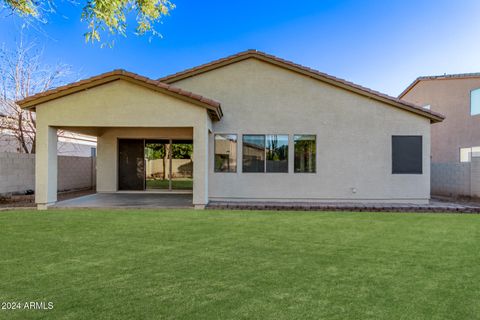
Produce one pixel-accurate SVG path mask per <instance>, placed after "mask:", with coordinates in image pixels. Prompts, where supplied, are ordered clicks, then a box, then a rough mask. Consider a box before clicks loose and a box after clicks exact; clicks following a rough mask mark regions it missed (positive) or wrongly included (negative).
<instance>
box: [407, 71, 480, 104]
mask: <svg viewBox="0 0 480 320" xmlns="http://www.w3.org/2000/svg"><path fill="white" fill-rule="evenodd" d="M468 78H480V72H472V73H456V74H443V75H439V76H421V77H418V78H417V79H415V80H414V81H413V82H412V83H410V85H409V86H408V87H407V88H405V90H403V92H402V93H400V94H399V95H398V98H400V99H401V98H402V97H404V96H405V95H406V94H407V93H408V92H409V91H410V90H412V88H413V87H415V86H416V85H417V84H418V83H419V82H420V81H427V80H454V79H468Z"/></svg>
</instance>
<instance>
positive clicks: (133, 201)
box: [52, 192, 193, 208]
mask: <svg viewBox="0 0 480 320" xmlns="http://www.w3.org/2000/svg"><path fill="white" fill-rule="evenodd" d="M192 206H193V205H192V194H191V193H140V192H139V193H95V194H91V195H87V196H83V197H79V198H74V199H69V200H64V201H59V202H57V203H56V204H55V205H53V206H52V208H192Z"/></svg>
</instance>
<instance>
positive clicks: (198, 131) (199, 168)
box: [193, 123, 208, 209]
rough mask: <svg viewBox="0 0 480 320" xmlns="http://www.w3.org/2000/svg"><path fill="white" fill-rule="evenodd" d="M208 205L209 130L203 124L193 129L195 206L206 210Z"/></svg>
mask: <svg viewBox="0 0 480 320" xmlns="http://www.w3.org/2000/svg"><path fill="white" fill-rule="evenodd" d="M207 204H208V128H207V124H206V123H201V124H199V125H197V126H195V127H194V128H193V205H194V207H195V209H205V206H206V205H207Z"/></svg>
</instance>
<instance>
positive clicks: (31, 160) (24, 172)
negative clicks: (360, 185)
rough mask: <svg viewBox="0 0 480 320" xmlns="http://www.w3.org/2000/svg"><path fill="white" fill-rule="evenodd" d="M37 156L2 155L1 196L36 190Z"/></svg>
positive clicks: (0, 161) (0, 171)
mask: <svg viewBox="0 0 480 320" xmlns="http://www.w3.org/2000/svg"><path fill="white" fill-rule="evenodd" d="M34 188H35V155H31V154H25V153H13V152H12V153H9V152H1V153H0V195H4V194H10V193H16V192H23V191H26V190H34Z"/></svg>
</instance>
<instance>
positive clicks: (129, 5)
mask: <svg viewBox="0 0 480 320" xmlns="http://www.w3.org/2000/svg"><path fill="white" fill-rule="evenodd" d="M2 1H3V2H4V4H5V5H4V7H7V8H8V9H10V10H11V11H12V12H13V13H15V14H18V15H19V16H21V17H24V18H27V19H32V18H33V19H37V20H40V21H45V20H46V19H45V16H46V15H47V14H49V13H52V12H54V11H55V4H54V1H53V0H0V3H1V2H2ZM86 1H87V2H86V4H85V5H84V7H83V9H82V14H81V20H82V21H84V22H86V23H87V30H88V31H87V32H86V33H85V34H84V36H85V40H86V41H87V42H95V41H100V38H101V33H102V32H108V33H110V34H112V35H115V34H119V35H122V36H126V30H127V16H128V15H130V14H132V13H133V14H135V15H136V22H137V24H136V28H135V34H137V35H144V34H146V33H151V34H152V35H160V34H159V33H158V32H157V31H156V29H155V24H156V23H158V22H161V19H162V17H164V16H166V15H168V14H169V12H170V11H171V10H173V9H174V8H175V5H174V4H173V3H172V2H170V1H169V0H86ZM72 3H73V1H72ZM0 8H1V7H0Z"/></svg>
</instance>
